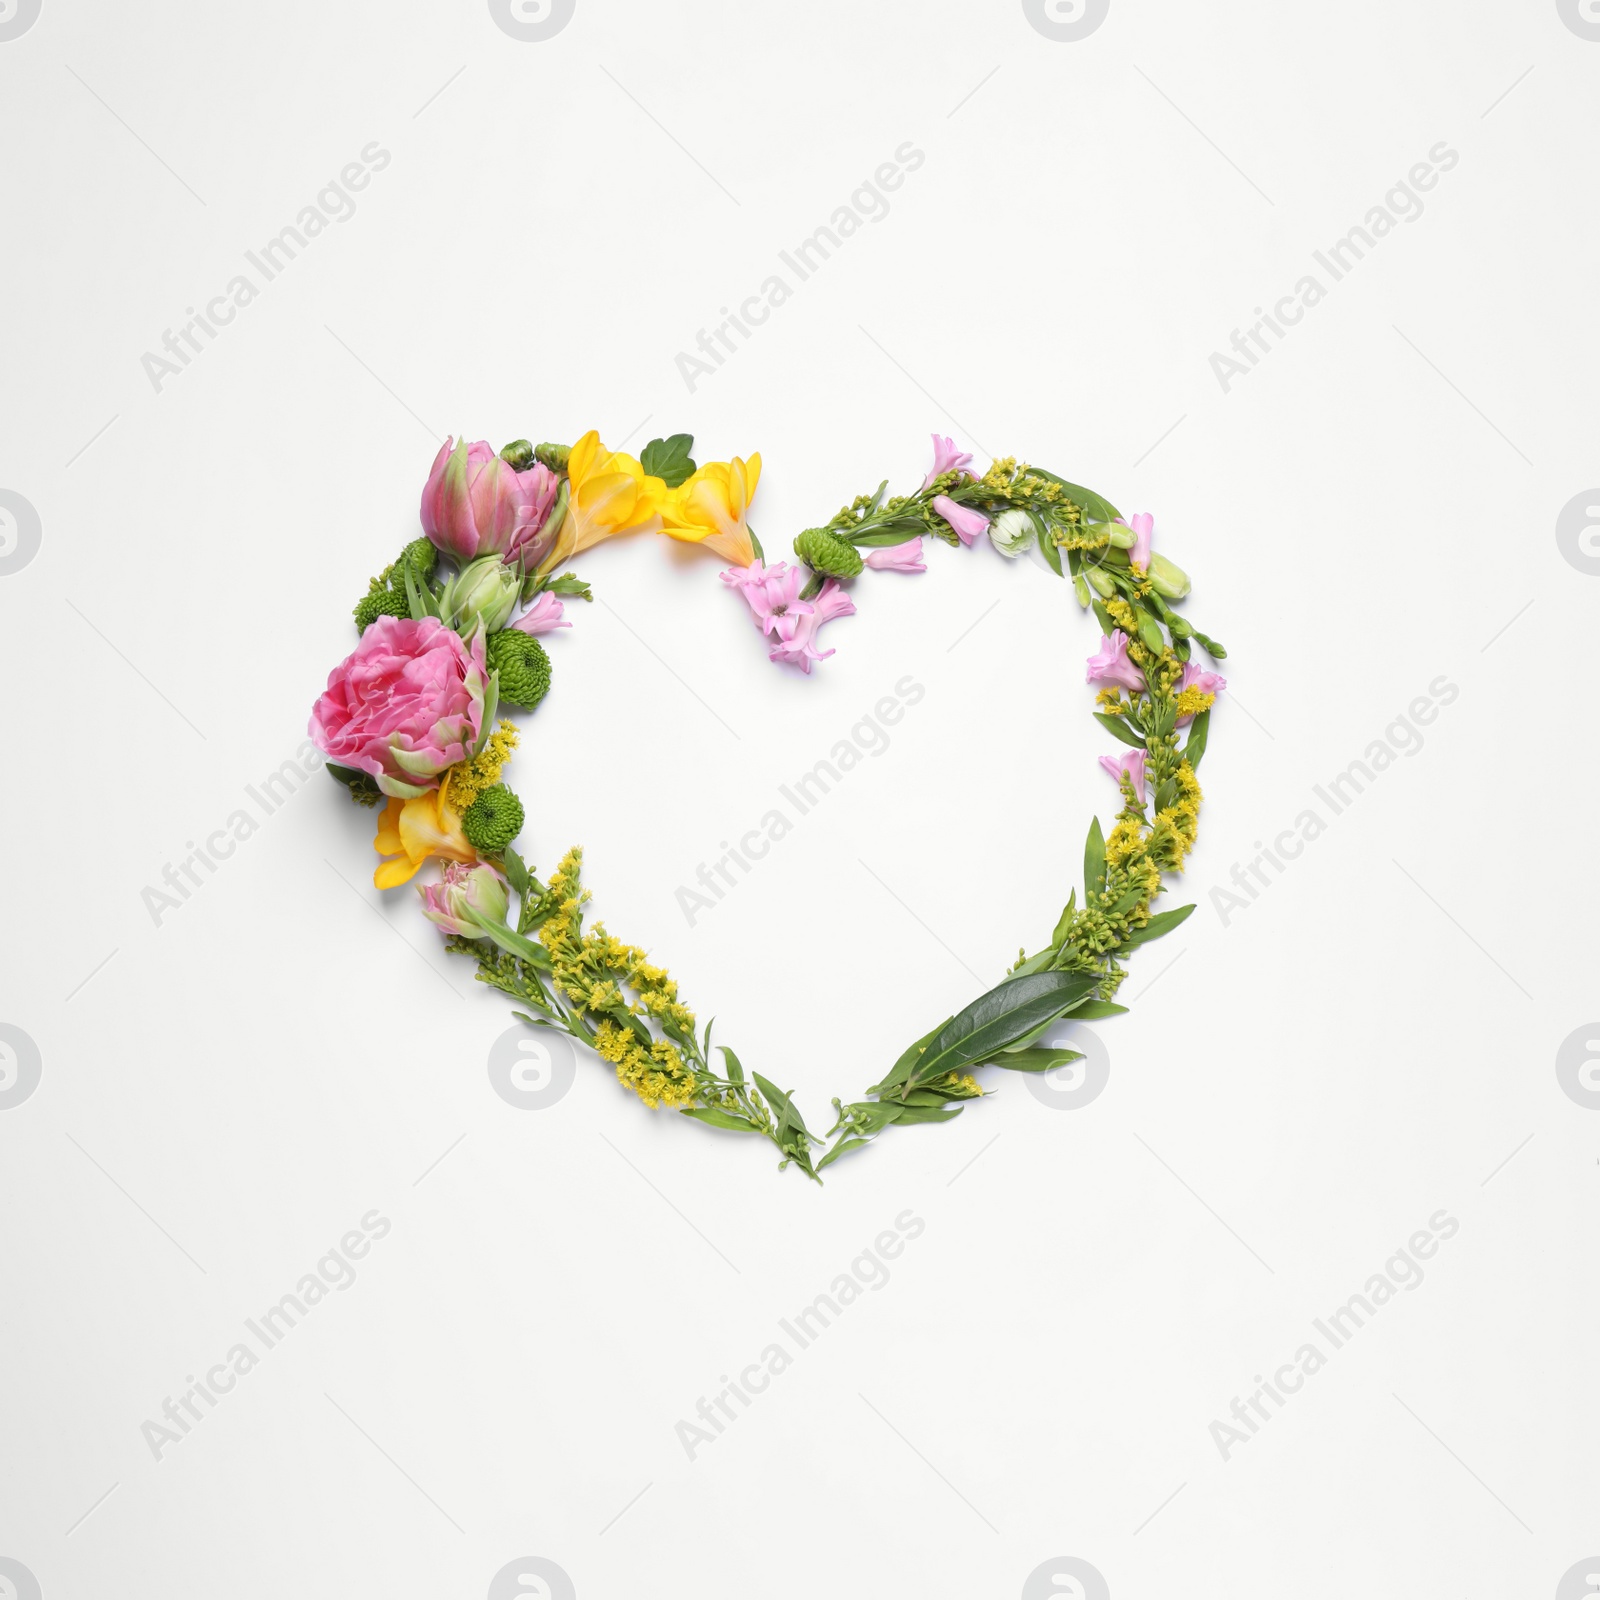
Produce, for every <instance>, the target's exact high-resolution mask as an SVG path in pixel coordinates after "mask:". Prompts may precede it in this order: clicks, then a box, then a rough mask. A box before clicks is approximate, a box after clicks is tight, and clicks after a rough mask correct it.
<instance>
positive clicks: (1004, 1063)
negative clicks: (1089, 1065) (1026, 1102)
mask: <svg viewBox="0 0 1600 1600" xmlns="http://www.w3.org/2000/svg"><path fill="white" fill-rule="evenodd" d="M1081 1060H1083V1051H1081V1050H1057V1049H1056V1048H1054V1047H1053V1046H1051V1045H1041V1046H1040V1047H1039V1048H1038V1049H1036V1050H1007V1051H1005V1052H1004V1053H1003V1054H1001V1055H998V1056H996V1057H995V1058H994V1060H993V1061H992V1062H990V1065H991V1066H995V1067H1004V1068H1005V1069H1006V1071H1007V1072H1053V1071H1054V1070H1055V1069H1056V1068H1057V1067H1064V1066H1066V1064H1067V1063H1068V1062H1069V1061H1081Z"/></svg>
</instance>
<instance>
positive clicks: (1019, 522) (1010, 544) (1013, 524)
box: [989, 506, 1034, 561]
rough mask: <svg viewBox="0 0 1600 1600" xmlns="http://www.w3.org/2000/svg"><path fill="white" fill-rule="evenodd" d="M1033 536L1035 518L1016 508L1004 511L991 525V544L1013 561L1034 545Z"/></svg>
mask: <svg viewBox="0 0 1600 1600" xmlns="http://www.w3.org/2000/svg"><path fill="white" fill-rule="evenodd" d="M1033 535H1034V526H1033V518H1032V517H1030V516H1029V515H1028V513H1027V512H1026V511H1020V510H1018V509H1017V508H1016V507H1015V506H1013V507H1012V508H1011V510H1009V511H1002V512H1001V513H1000V515H999V516H998V517H996V518H995V519H994V521H993V522H991V523H990V524H989V543H990V544H992V545H993V546H994V547H995V549H996V550H998V551H999V552H1000V554H1001V555H1003V556H1005V557H1007V558H1008V559H1009V560H1012V561H1015V560H1016V558H1017V557H1018V556H1020V555H1021V554H1022V552H1023V551H1024V550H1026V549H1027V548H1028V546H1029V545H1031V544H1032V543H1033Z"/></svg>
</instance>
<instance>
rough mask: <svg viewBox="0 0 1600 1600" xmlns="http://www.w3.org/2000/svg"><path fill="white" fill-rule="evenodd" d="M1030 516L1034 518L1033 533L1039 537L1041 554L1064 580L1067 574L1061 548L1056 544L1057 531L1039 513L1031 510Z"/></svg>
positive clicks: (1051, 568)
mask: <svg viewBox="0 0 1600 1600" xmlns="http://www.w3.org/2000/svg"><path fill="white" fill-rule="evenodd" d="M1028 515H1029V516H1030V517H1032V518H1033V531H1034V532H1035V533H1036V534H1038V536H1039V554H1040V555H1042V556H1043V557H1044V559H1045V563H1046V565H1047V566H1048V567H1049V568H1050V570H1051V571H1052V572H1053V573H1055V575H1056V576H1057V577H1058V578H1064V577H1065V576H1066V574H1065V573H1064V572H1063V571H1062V570H1061V546H1060V545H1058V544H1057V543H1056V539H1055V530H1054V529H1053V528H1052V527H1051V526H1050V525H1049V524H1048V523H1047V522H1046V521H1045V519H1044V518H1043V517H1041V516H1040V515H1039V513H1038V512H1037V511H1034V510H1032V509H1031V508H1030V510H1029V512H1028Z"/></svg>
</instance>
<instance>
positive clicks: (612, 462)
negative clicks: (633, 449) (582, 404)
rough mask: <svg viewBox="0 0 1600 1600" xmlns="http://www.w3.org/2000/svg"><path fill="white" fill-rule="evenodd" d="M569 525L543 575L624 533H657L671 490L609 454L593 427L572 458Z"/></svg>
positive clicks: (629, 458)
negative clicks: (604, 540) (581, 552)
mask: <svg viewBox="0 0 1600 1600" xmlns="http://www.w3.org/2000/svg"><path fill="white" fill-rule="evenodd" d="M567 483H568V493H569V496H570V498H569V500H568V502H567V515H566V520H565V521H564V522H563V523H562V524H561V532H560V534H559V535H558V536H557V538H556V542H555V548H554V549H553V550H551V552H550V554H549V556H548V557H546V559H545V562H544V565H543V567H542V568H541V569H540V570H541V571H546V572H547V571H549V570H550V569H551V568H552V567H558V566H560V565H561V563H562V562H563V561H566V560H568V559H569V558H571V557H572V556H575V555H577V554H578V553H579V552H580V551H583V550H587V549H588V548H589V547H590V546H591V545H596V544H599V543H600V541H601V540H602V539H615V538H616V537H617V536H618V535H620V534H624V533H656V532H659V531H660V528H661V507H662V502H663V501H664V500H665V499H666V495H667V486H666V484H664V483H663V482H662V481H661V479H660V478H653V477H651V476H650V474H649V473H648V472H646V471H645V470H644V468H643V467H642V466H641V465H640V464H639V462H638V461H637V460H636V459H635V458H634V457H633V456H630V455H625V454H624V453H623V452H622V451H620V450H607V449H606V447H605V446H604V445H603V444H601V443H600V435H599V434H598V433H597V432H596V431H595V430H594V429H593V428H591V429H590V430H589V431H588V432H587V433H586V434H584V436H583V437H582V438H581V439H580V440H579V441H578V442H577V443H576V444H575V445H573V447H572V452H571V454H570V455H569V456H568V458H567Z"/></svg>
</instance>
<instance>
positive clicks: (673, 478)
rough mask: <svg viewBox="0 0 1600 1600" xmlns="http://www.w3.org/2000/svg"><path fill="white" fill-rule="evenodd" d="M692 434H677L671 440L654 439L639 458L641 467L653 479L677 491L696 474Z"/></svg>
mask: <svg viewBox="0 0 1600 1600" xmlns="http://www.w3.org/2000/svg"><path fill="white" fill-rule="evenodd" d="M693 449H694V435H693V434H692V433H675V434H673V435H672V437H671V438H669V439H652V440H651V441H650V443H649V444H647V445H646V446H645V447H644V450H643V451H642V452H641V453H640V456H639V465H640V466H642V467H643V468H644V470H645V471H646V472H648V473H649V474H650V476H651V477H652V478H659V479H660V480H661V481H662V482H663V483H664V484H666V486H667V487H668V488H669V489H676V488H677V487H678V485H679V484H680V483H682V482H683V481H684V479H685V478H687V477H689V476H690V475H691V474H692V473H693V472H694V458H693V457H692V456H691V455H690V451H692V450H693Z"/></svg>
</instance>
